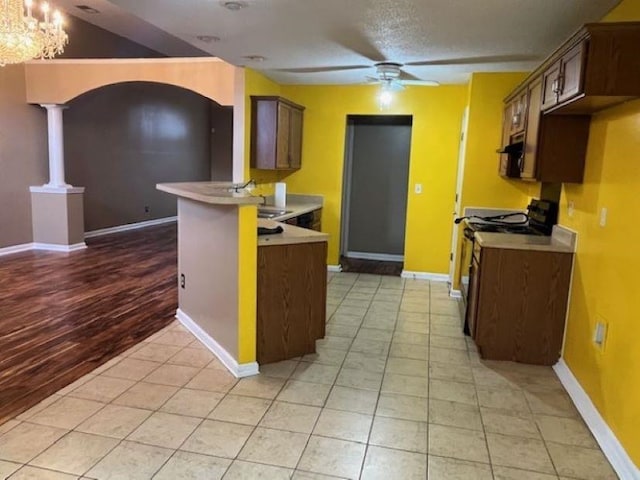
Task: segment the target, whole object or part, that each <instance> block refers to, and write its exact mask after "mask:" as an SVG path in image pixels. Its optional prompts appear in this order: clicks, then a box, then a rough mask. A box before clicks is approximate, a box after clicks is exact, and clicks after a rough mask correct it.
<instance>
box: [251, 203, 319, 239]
mask: <svg viewBox="0 0 640 480" xmlns="http://www.w3.org/2000/svg"><path fill="white" fill-rule="evenodd" d="M287 208H288V207H287ZM258 226H259V227H265V228H275V227H277V226H281V227H282V228H283V229H284V232H282V233H277V234H275V235H260V236H259V237H258V247H265V246H269V245H292V244H298V243H315V242H327V241H328V240H329V234H328V233H322V232H316V231H315V230H309V229H307V228H300V227H294V226H293V225H288V224H286V223H280V222H275V221H273V220H267V219H264V218H259V219H258Z"/></svg>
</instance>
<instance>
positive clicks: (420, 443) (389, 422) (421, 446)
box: [369, 417, 427, 453]
mask: <svg viewBox="0 0 640 480" xmlns="http://www.w3.org/2000/svg"><path fill="white" fill-rule="evenodd" d="M369 443H370V444H371V445H378V446H381V447H390V448H397V449H400V450H408V451H411V452H419V453H427V423H426V422H414V421H411V420H400V419H398V418H386V417H375V419H374V421H373V428H372V429H371V438H370V439H369Z"/></svg>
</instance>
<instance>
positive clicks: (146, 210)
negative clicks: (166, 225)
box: [144, 205, 151, 213]
mask: <svg viewBox="0 0 640 480" xmlns="http://www.w3.org/2000/svg"><path fill="white" fill-rule="evenodd" d="M150 211H151V209H150V208H149V205H145V206H144V213H149V212H150Z"/></svg>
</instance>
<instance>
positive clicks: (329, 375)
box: [291, 362, 340, 385]
mask: <svg viewBox="0 0 640 480" xmlns="http://www.w3.org/2000/svg"><path fill="white" fill-rule="evenodd" d="M339 370H340V367H339V366H337V365H321V364H312V363H304V362H301V363H300V364H299V365H298V366H297V367H296V369H295V371H294V372H293V374H292V375H291V378H292V379H294V380H299V381H302V382H310V383H323V384H326V385H332V384H333V382H334V381H335V379H336V377H337V375H338V371H339Z"/></svg>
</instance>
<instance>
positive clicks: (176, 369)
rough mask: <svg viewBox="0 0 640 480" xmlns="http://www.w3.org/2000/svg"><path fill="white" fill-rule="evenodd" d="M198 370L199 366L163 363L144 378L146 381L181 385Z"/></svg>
mask: <svg viewBox="0 0 640 480" xmlns="http://www.w3.org/2000/svg"><path fill="white" fill-rule="evenodd" d="M199 372H200V369H199V368H195V367H187V366H184V365H170V364H165V365H162V366H161V367H158V368H157V369H156V370H154V371H153V372H151V373H150V374H149V375H147V376H146V377H145V378H144V381H145V382H147V383H157V384H160V385H172V386H174V387H182V386H184V385H186V384H187V383H189V381H191V379H192V378H193V377H195V376H196V375H197V374H198V373H199Z"/></svg>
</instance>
